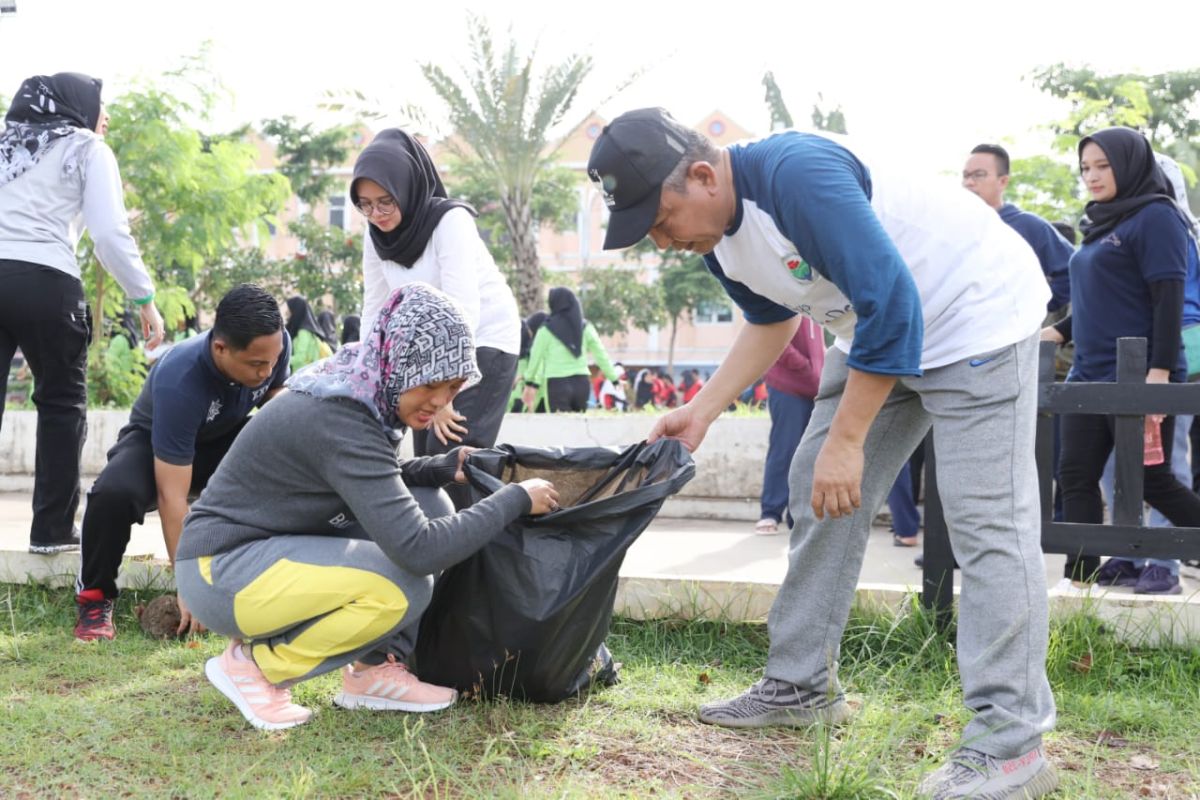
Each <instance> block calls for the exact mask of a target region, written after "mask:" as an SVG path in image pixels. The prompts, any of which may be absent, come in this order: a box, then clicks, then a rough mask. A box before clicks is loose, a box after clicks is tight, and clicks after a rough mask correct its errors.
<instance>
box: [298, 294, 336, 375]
mask: <svg viewBox="0 0 1200 800" xmlns="http://www.w3.org/2000/svg"><path fill="white" fill-rule="evenodd" d="M287 309H288V319H287V332H288V336H290V337H292V360H291V361H290V362H289V366H290V367H291V368H292V374H293V375H294V374H296V373H297V372H299V371H300V370H301V369H302V368H303V367H307V366H308V365H309V364H312V363H314V362H316V361H320V360H321V359H322V358H328V357H329V356H331V355H333V348H332V347H330V345H329V343H328V342H326V341H325V333H324V331H322V330H321V328H320V327H319V326H318V325H317V319H316V317H314V316H313V313H312V309H311V308H310V307H309V305H308V301H307V300H305V299H304V298H303V297H301V296H300V295H296V296H295V297H289V298H288V301H287Z"/></svg>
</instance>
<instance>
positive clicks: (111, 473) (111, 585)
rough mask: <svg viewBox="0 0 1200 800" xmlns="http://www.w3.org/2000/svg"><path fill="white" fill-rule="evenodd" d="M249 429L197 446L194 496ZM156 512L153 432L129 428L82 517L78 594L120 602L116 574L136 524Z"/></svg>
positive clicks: (90, 494) (111, 454)
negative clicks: (93, 593)
mask: <svg viewBox="0 0 1200 800" xmlns="http://www.w3.org/2000/svg"><path fill="white" fill-rule="evenodd" d="M247 421H248V420H247ZM244 425H245V422H243V423H242V425H239V426H238V427H237V428H236V429H234V430H233V431H231V432H229V433H227V434H225V435H224V436H222V437H221V438H220V439H214V440H213V441H211V442H203V443H197V445H196V456H195V458H194V459H193V461H192V485H191V487H190V489H189V491H188V495H189V496H190V497H196V496H198V495H199V494H200V492H201V491H202V490H203V489H204V487H205V486H206V485H208V479H209V478H211V477H212V475H213V473H214V472H216V471H217V466H218V465H220V463H221V459H222V458H224V457H225V454H226V453H227V452H229V448H230V446H231V445H232V444H233V440H234V439H235V438H236V437H237V434H238V432H239V431H240V430H241V429H242V427H243V426H244ZM156 508H158V484H157V482H156V481H155V480H154V448H153V447H152V446H151V444H150V432H149V431H146V430H142V429H141V428H134V427H131V426H128V425H127V426H125V427H124V428H122V429H121V433H120V434H119V435H118V436H117V443H116V444H114V445H113V446H112V449H110V450H109V451H108V463H107V464H105V466H104V470H103V471H102V472H101V473H100V477H99V478H97V479H96V482H95V483H94V484H92V488H91V490H89V491H88V498H87V509H86V510H85V511H84V513H83V554H82V555H83V558H82V563H81V564H80V567H79V579H78V581H76V584H75V591H76V592H82V591H84V590H85V589H99V590H101V591H102V592H104V596H105V597H107V598H113V597H116V596H117V594H118V591H117V573H118V571H119V570H120V568H121V559H122V558H124V557H125V548H126V547H128V546H129V534H130V530H131V529H132V528H133V525H134V523H137V524H138V525H141V524H142V523H143V522H145V520H146V512H147V511H154V510H155V509H156Z"/></svg>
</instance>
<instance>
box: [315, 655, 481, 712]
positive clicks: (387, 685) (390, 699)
mask: <svg viewBox="0 0 1200 800" xmlns="http://www.w3.org/2000/svg"><path fill="white" fill-rule="evenodd" d="M457 697H458V692H456V691H455V690H454V689H448V688H446V687H445V686H434V685H433V684H432V683H424V682H422V681H420V680H418V679H417V676H416V675H413V674H412V673H411V672H409V671H408V667H406V666H405V665H404V664H401V663H400V662H399V661H397V660H396V657H395V656H388V660H387V661H385V662H384V663H382V664H380V665H379V666H376V667H369V668H367V669H363V670H355V669H354V668H353V667H351V666H350V665H348V664H347V665H346V668H345V670H343V671H342V691H341V692H339V693H338V695H337V697H335V698H333V703H334V705H336V706H341V707H342V708H349V709H355V708H367V709H370V710H372V711H440V710H441V709H443V708H448V707H449V706H452V705H454V701H455V699H456V698H457Z"/></svg>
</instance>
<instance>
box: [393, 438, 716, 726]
mask: <svg viewBox="0 0 1200 800" xmlns="http://www.w3.org/2000/svg"><path fill="white" fill-rule="evenodd" d="M464 471H465V472H466V475H467V480H468V481H469V482H470V484H471V486H472V487H473V488H474V490H475V491H477V492H479V493H480V494H481V495H482V496H487V495H490V494H492V493H493V492H495V491H498V490H499V489H500V488H502V487H503V486H504V485H505V484H508V483H517V482H520V481H523V480H526V479H528V478H545V479H546V480H549V481H551V482H552V483H554V485H555V487H556V488H557V489H558V492H559V504H560V505H561V508H560V509H559V510H558V511H555V512H554V513H551V514H546V515H544V516H540V517H521V518H520V519H517V520H516V521H514V522H513V523H511V524H510V525H508V526H507V527H506V528H505V529H504V531H503V532H502V533H500V535H499V536H497V537H496V538H495V539H494V540H493V541H492V542H491V543H489V544H488V545H487V546H485V547H484V548H483V549H481V550H480V551H479V552H477V553H475V554H474V555H473V556H471V557H469V558H467V559H466V560H465V561H462V562H461V563H459V564H456V565H455V566H453V567H451V568H450V569H448V570H446V571H445V572H444V573H442V575H441V576H440V577H439V578H438V579H437V582H436V583H435V584H434V588H433V599H432V601H431V602H430V604H429V608H428V609H427V610H426V611H425V614H424V615H423V616H422V618H421V626H420V632H419V635H418V637H417V646H416V649H415V651H414V652H413V655H412V658H411V662H412V666H413V669H414V671H415V672H416V673H417V674H418V675H420V676H421V679H422V680H424V681H429V682H431V683H435V684H440V685H442V686H453V687H455V688H457V689H459V690H460V691H463V692H467V693H472V694H478V695H480V696H483V697H494V696H497V695H504V696H507V697H512V698H516V699H523V700H531V701H534V702H544V703H554V702H558V701H560V700H564V699H566V698H568V697H571V696H574V695H576V694H578V693H579V692H580V691H582V690H583V689H586V688H588V686H590V685H591V684H593V683H601V684H612V683H615V682H616V670H615V668H614V665H613V662H612V658H611V656H609V654H608V650H607V648H605V647H604V644H603V642H604V637H605V636H606V635H607V634H608V628H609V624H610V622H611V621H612V611H613V601H614V600H615V599H616V594H617V572H618V571H619V570H620V568H621V562H622V561H623V560H624V558H625V551H626V550H628V549H629V546H630V545H632V544H633V542H634V541H635V540H636V539H637V538H638V536H639V535H641V533H642V531H644V530H645V529H646V527H647V526H648V525H649V524H650V521H651V520H652V519H654V515H655V514H657V513H658V510H659V508H661V507H662V504H663V501H664V500H666V498H667V497H669V496H670V495H672V494H675V493H676V492H678V491H679V490H680V489H681V488H682V487H683V485H684V484H685V483H687V482H688V481H689V480H691V479H692V476H693V475H694V474H695V471H696V468H695V465H694V463H693V462H692V456H691V454H690V453H689V452H688V451H687V449H686V448H685V447H683V445H682V444H681V443H680V442H678V441H677V440H674V439H661V440H659V441H657V442H655V443H654V444H646V443H645V442H643V443H641V444H637V445H633V446H631V447H627V448H625V449H624V450H617V449H614V448H606V447H568V448H538V447H520V446H514V445H500V446H498V447H495V448H492V449H489V450H480V451H477V452H475V453H472V454H471V456H470V457H469V458H468V459H467V461H466V464H465V465H464Z"/></svg>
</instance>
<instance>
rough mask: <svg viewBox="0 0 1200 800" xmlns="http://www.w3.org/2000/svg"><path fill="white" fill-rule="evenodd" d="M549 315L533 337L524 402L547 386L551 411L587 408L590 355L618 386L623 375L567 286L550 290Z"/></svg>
mask: <svg viewBox="0 0 1200 800" xmlns="http://www.w3.org/2000/svg"><path fill="white" fill-rule="evenodd" d="M549 305H550V316H548V317H547V318H546V322H545V324H544V325H542V328H541V330H539V331H538V333H537V335H536V336H534V337H533V347H532V349H531V350H530V354H529V367H528V371H527V373H526V380H525V387H526V388H525V398H524V399H525V403H526V404H527V405H532V403H533V402H534V398H535V396H536V394H537V391H538V390H539V389H541V388H542V387H545V392H546V403H547V405H548V406H549V408H550V411H586V410H587V407H588V397H590V396H591V394H592V384H591V381H590V380H589V377H590V375H591V371H590V370H589V369H588V356H589V355H590V356H591V357H592V358H594V359H595V361H596V365H597V366H599V367H600V371H601V372H603V373H604V377H606V378H608V379H609V380H610V381H612V382H613V385H616V384H617V383H618V382H620V380H621V378H620V376H619V375H618V373H617V370H616V368H615V367H613V364H612V361H610V360H609V357H608V351H607V350H605V349H604V345H603V343H601V341H600V335H599V334H598V333H597V332H596V328H595V326H594V325H592V323H590V322H588V321H587V320H585V319H584V318H583V308H582V307H581V306H580V305H579V298H578V297H576V296H575V293H574V292H572V291H571V290H570V289H568V288H566V287H565V286H557V287H555V288H553V289H551V290H550V296H549Z"/></svg>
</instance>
